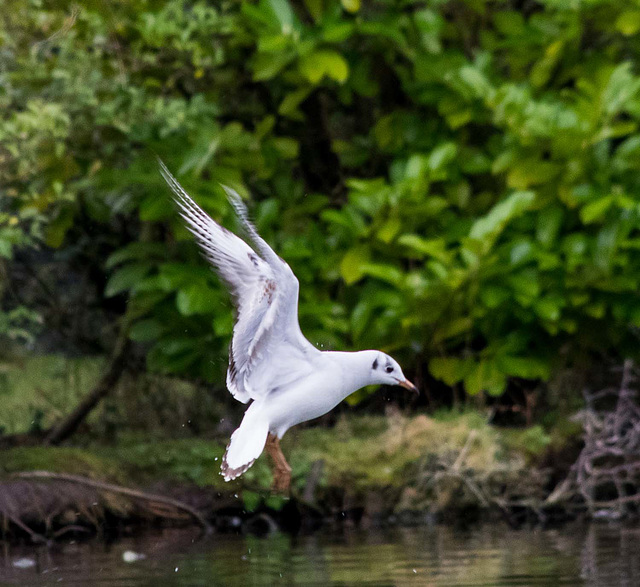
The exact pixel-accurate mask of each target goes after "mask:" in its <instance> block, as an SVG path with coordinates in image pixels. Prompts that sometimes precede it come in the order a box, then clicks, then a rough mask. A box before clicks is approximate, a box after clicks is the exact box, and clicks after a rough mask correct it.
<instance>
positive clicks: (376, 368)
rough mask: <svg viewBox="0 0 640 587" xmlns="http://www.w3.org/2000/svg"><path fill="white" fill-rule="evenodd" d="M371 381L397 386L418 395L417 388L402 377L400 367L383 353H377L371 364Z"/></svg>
mask: <svg viewBox="0 0 640 587" xmlns="http://www.w3.org/2000/svg"><path fill="white" fill-rule="evenodd" d="M371 380H372V383H379V384H381V385H399V386H400V387H404V388H405V389H409V390H410V391H413V392H415V393H418V388H417V387H416V386H415V385H414V384H413V383H411V381H409V380H408V379H407V378H406V377H405V376H404V373H403V372H402V369H401V368H400V365H398V363H397V362H396V361H395V360H394V359H392V358H391V357H390V356H389V355H387V354H385V353H383V352H378V353H377V354H376V356H375V358H374V359H373V362H372V363H371Z"/></svg>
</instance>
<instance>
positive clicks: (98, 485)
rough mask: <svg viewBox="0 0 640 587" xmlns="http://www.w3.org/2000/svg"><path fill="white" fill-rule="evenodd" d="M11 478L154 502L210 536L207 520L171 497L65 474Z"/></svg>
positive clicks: (37, 473) (28, 473)
mask: <svg viewBox="0 0 640 587" xmlns="http://www.w3.org/2000/svg"><path fill="white" fill-rule="evenodd" d="M13 476H14V477H19V478H21V479H52V480H54V481H68V482H70V483H78V484H80V485H86V486H87V487H94V488H95V489H102V490H103V491H110V492H112V493H118V494H120V495H127V496H129V497H134V498H136V499H143V500H145V501H148V502H152V503H153V502H155V503H158V504H164V505H170V506H173V507H174V508H176V509H178V510H182V511H184V512H187V513H188V514H189V515H191V517H192V518H193V519H194V520H196V522H198V524H200V526H202V529H203V530H204V531H205V532H206V533H207V534H210V533H211V532H212V527H211V525H210V524H209V522H207V520H205V519H204V517H203V516H202V514H201V513H200V512H198V511H197V510H196V509H194V508H192V507H191V506H190V505H187V504H186V503H184V502H182V501H179V500H177V499H173V498H171V497H165V496H164V495H156V494H153V493H147V492H145V491H140V490H138V489H130V488H129V487H122V486H121V485H114V484H113V483H105V482H103V481H95V480H93V479H87V478H86V477H81V476H80V475H69V474H66V473H52V472H50V471H26V472H22V473H14V474H13Z"/></svg>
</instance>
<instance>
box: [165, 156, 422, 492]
mask: <svg viewBox="0 0 640 587" xmlns="http://www.w3.org/2000/svg"><path fill="white" fill-rule="evenodd" d="M160 168H161V172H162V175H163V177H164V179H165V180H166V181H167V183H168V184H169V186H170V187H171V189H172V190H173V193H174V196H175V198H174V199H175V201H176V203H177V204H178V206H179V209H180V215H181V216H182V218H183V219H184V220H185V222H186V224H187V227H188V228H189V230H190V231H191V232H192V233H193V235H194V236H195V237H196V240H197V241H198V244H199V245H200V247H201V248H202V250H203V253H204V255H205V257H206V258H207V260H208V261H209V262H210V263H211V264H212V265H213V266H214V268H215V269H216V271H217V272H218V274H219V275H220V277H221V278H222V279H223V280H224V281H225V282H226V283H227V285H228V286H229V289H230V291H231V293H232V294H233V298H234V303H235V306H236V310H237V315H236V323H235V326H234V330H233V337H232V341H231V346H230V350H229V369H228V371H227V387H228V388H229V391H230V392H231V394H232V395H233V397H235V398H236V399H237V400H238V401H241V402H242V403H248V402H249V401H250V400H253V403H252V404H251V405H250V406H249V408H248V409H247V411H246V412H245V416H244V418H243V420H242V423H241V425H240V427H239V428H238V429H237V430H236V431H235V432H234V433H233V435H232V436H231V441H230V443H229V446H228V447H227V451H226V454H225V456H224V459H223V463H222V474H223V475H224V478H225V479H226V480H227V481H228V480H230V479H235V478H236V477H238V476H239V475H241V474H242V473H244V472H245V471H246V470H247V469H248V468H249V467H250V466H251V465H252V464H253V462H254V461H255V459H257V458H258V457H259V456H260V454H261V453H262V451H263V450H264V447H265V444H266V445H267V447H268V449H269V452H270V454H271V457H272V458H273V460H274V463H275V469H276V486H278V488H280V489H286V488H287V487H288V485H289V481H290V471H291V469H290V468H289V467H288V465H287V463H286V460H285V459H284V455H282V452H281V451H280V448H279V444H278V442H279V439H280V438H282V435H283V434H284V433H285V432H286V431H287V430H288V429H289V428H290V427H291V426H294V425H296V424H299V423H300V422H304V421H307V420H310V419H312V418H316V417H318V416H321V415H323V414H325V413H327V412H328V411H329V410H331V409H332V408H333V407H334V406H336V405H337V404H338V403H339V402H340V401H342V400H343V399H344V398H345V397H346V396H348V395H349V394H351V393H353V392H354V391H356V390H357V389H359V388H361V387H364V386H365V385H370V384H374V383H387V384H391V385H402V386H404V387H406V388H408V389H412V390H414V391H415V390H416V389H415V387H414V386H413V384H412V383H410V382H408V381H407V380H406V379H405V377H404V375H403V374H402V370H401V369H400V366H399V365H398V364H397V363H396V362H395V361H394V360H393V359H392V358H391V357H389V356H388V355H385V354H384V353H382V352H380V351H360V352H356V353H341V352H326V351H325V352H322V351H319V350H318V349H317V348H316V347H314V346H313V345H312V344H311V343H310V342H309V341H308V340H307V339H306V338H305V337H304V335H303V334H302V332H301V330H300V326H299V324H298V291H299V284H298V280H297V279H296V276H295V275H294V274H293V271H291V268H290V267H289V265H287V263H286V262H285V261H283V260H282V259H281V258H280V257H279V256H278V255H277V254H276V253H275V252H274V251H273V249H271V247H270V246H269V245H268V244H267V243H266V242H265V241H264V240H263V239H262V238H261V237H260V235H259V234H258V233H257V231H256V229H255V228H254V226H253V224H251V222H250V221H249V219H248V216H247V211H246V208H245V207H244V204H243V202H242V200H241V198H240V196H239V195H238V194H237V193H236V192H235V191H234V190H232V189H231V188H228V187H225V186H223V188H224V190H225V192H226V193H227V196H228V197H229V200H230V202H231V204H232V205H233V207H234V208H235V210H236V213H237V215H238V217H239V219H240V221H241V223H242V226H243V228H244V230H245V231H246V233H247V236H248V237H249V239H250V241H251V243H252V244H253V245H254V247H255V249H253V248H251V247H250V246H249V245H248V244H247V243H246V242H244V241H243V240H242V239H240V238H239V237H238V236H236V235H235V234H233V233H231V232H230V231H228V230H227V229H225V228H223V227H222V226H220V225H219V224H218V223H216V222H215V221H214V220H213V219H212V218H210V217H209V216H208V215H207V214H206V213H205V212H204V211H203V210H202V208H200V207H199V206H198V205H197V204H196V203H195V202H194V201H193V200H192V199H191V197H190V196H189V195H188V194H187V193H186V192H185V191H184V189H183V188H182V186H181V185H180V184H179V183H178V181H177V180H176V179H175V178H174V177H173V175H171V173H170V172H169V170H168V169H167V168H166V167H165V165H164V164H163V163H162V162H160Z"/></svg>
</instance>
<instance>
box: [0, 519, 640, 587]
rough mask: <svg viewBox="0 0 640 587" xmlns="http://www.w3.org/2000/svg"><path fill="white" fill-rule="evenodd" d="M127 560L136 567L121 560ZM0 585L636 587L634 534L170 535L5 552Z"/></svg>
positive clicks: (597, 530)
mask: <svg viewBox="0 0 640 587" xmlns="http://www.w3.org/2000/svg"><path fill="white" fill-rule="evenodd" d="M125 559H126V560H129V561H132V562H125ZM0 585H34V586H43V585H74V586H75V585H77V586H79V585H82V586H86V585H90V586H91V587H101V586H106V585H114V586H121V587H140V586H143V585H144V586H151V585H153V586H165V585H166V586H183V585H189V586H192V585H194V586H195V585H207V586H210V585H247V586H249V585H399V586H400V585H443V586H444V585H447V586H449V585H469V586H471V585H473V586H479V585H550V586H557V585H607V586H609V585H625V586H629V587H632V586H636V585H640V528H638V527H632V528H630V527H620V526H607V525H604V524H592V525H570V526H565V527H564V528H562V529H559V530H531V529H526V530H517V531H516V530H509V529H508V528H506V527H504V526H501V525H491V526H484V527H481V528H475V529H471V530H464V531H463V530H456V529H454V528H451V527H447V526H435V527H420V528H395V529H391V530H386V531H381V530H375V531H373V530H371V531H366V530H362V529H358V530H353V529H347V530H344V531H340V532H329V531H324V532H320V533H317V534H314V535H312V536H304V537H292V536H289V535H286V534H274V535H271V536H269V537H267V538H257V537H253V536H229V535H215V536H212V537H210V538H207V539H203V540H200V539H199V538H198V535H197V534H196V533H194V532H192V531H185V530H171V531H164V532H162V533H159V534H152V535H145V536H142V537H139V538H131V539H125V540H121V541H119V542H117V543H115V544H111V545H105V544H103V543H101V542H99V541H94V542H90V543H83V544H67V545H63V546H58V547H55V548H54V549H45V548H37V549H35V548H27V547H8V546H5V547H4V551H3V553H2V558H1V559H0Z"/></svg>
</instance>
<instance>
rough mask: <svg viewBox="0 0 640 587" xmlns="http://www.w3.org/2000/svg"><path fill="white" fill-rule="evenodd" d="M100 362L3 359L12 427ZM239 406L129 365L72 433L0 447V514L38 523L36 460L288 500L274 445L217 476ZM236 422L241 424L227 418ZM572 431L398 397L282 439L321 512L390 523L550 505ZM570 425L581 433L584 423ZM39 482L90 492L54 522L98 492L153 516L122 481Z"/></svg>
mask: <svg viewBox="0 0 640 587" xmlns="http://www.w3.org/2000/svg"><path fill="white" fill-rule="evenodd" d="M25 361H26V364H25ZM99 365H100V360H99V359H95V360H94V359H77V360H69V359H63V358H60V357H40V358H35V359H25V360H24V361H23V363H22V364H21V365H19V366H16V365H13V366H12V367H11V368H8V369H7V368H5V369H4V371H3V377H4V379H3V385H4V392H5V393H4V395H5V398H6V400H7V406H9V409H8V410H7V411H5V412H3V415H2V417H3V418H4V420H2V421H1V422H0V425H3V426H4V427H5V429H6V430H9V431H12V432H16V431H17V432H24V431H26V430H28V429H30V428H31V429H33V428H34V426H35V424H34V422H35V421H36V420H37V418H35V415H37V414H38V413H40V412H39V411H42V412H43V413H46V414H47V418H49V417H50V414H51V410H50V406H51V405H53V404H55V405H56V406H57V408H56V412H55V413H64V412H65V411H67V410H69V409H71V407H73V405H74V404H75V402H76V401H77V399H78V397H80V396H81V395H82V392H81V389H86V388H87V387H90V385H91V382H92V381H94V380H95V379H96V378H97V377H98V374H99ZM21 373H22V374H24V376H21V375H20V374H21ZM45 390H46V392H45ZM221 415H225V417H220V416H221ZM239 418H240V413H239V412H238V413H237V414H236V413H233V412H232V413H231V414H229V408H228V407H226V406H225V405H223V404H221V403H220V402H216V396H215V394H212V393H211V392H210V391H209V390H206V389H204V388H202V387H200V386H197V385H194V384H189V383H185V382H183V381H179V380H175V379H172V378H163V377H158V376H148V375H144V374H142V375H136V376H128V377H127V378H125V380H124V381H123V382H121V384H120V385H119V387H118V389H116V390H114V395H113V397H112V398H110V399H109V400H108V401H107V402H105V403H104V404H103V405H101V406H100V408H99V409H98V410H96V412H95V413H93V414H92V416H91V420H90V422H89V423H88V426H87V427H86V429H85V431H84V432H82V433H80V434H78V435H76V436H74V438H73V439H72V442H71V443H69V444H68V445H65V446H57V447H47V446H29V447H27V446H23V447H16V448H11V449H7V450H4V451H1V452H0V483H2V484H3V492H2V493H3V495H4V497H5V502H4V503H0V512H7V511H11V512H12V515H14V517H15V516H18V518H19V519H22V516H23V514H24V513H25V511H27V510H28V511H27V513H28V514H29V515H28V516H27V518H29V516H31V517H30V518H29V521H30V523H34V522H35V524H36V526H38V525H39V522H38V515H39V514H38V507H35V508H34V507H32V505H33V504H30V502H29V500H28V499H25V498H24V495H23V494H24V483H25V482H26V480H24V479H22V480H21V481H20V485H18V486H16V485H15V483H16V474H18V473H24V472H29V471H48V472H50V473H54V474H57V475H67V474H71V475H76V476H81V477H83V478H86V479H90V480H94V481H98V482H102V483H112V484H117V485H119V486H122V487H128V488H139V489H141V490H144V491H147V492H154V493H162V494H164V495H173V496H177V497H179V498H180V499H181V500H184V501H185V502H187V503H191V504H193V505H194V507H198V508H200V510H201V511H202V513H203V514H204V515H205V516H209V517H215V516H216V515H217V514H216V512H218V511H219V510H221V509H225V508H226V509H227V510H228V509H229V508H230V507H231V508H234V509H235V511H236V512H237V513H238V514H239V515H247V514H248V513H250V512H255V511H259V510H264V509H265V508H267V509H269V510H270V511H272V510H277V509H279V508H280V507H282V506H283V504H284V503H285V502H284V501H283V499H282V498H277V497H274V496H273V495H271V492H270V490H269V488H270V484H271V471H270V467H269V463H268V459H267V457H266V455H263V456H262V457H261V458H260V459H258V461H257V462H256V463H255V465H254V466H253V467H252V468H251V469H250V470H249V471H247V473H246V474H245V475H243V476H242V477H241V478H240V479H238V480H236V481H233V482H231V483H225V482H224V481H223V479H222V477H221V476H220V474H219V470H220V462H221V458H222V455H223V453H224V448H225V444H226V442H227V441H228V437H229V430H230V429H232V427H233V423H235V422H236V420H237V421H239ZM226 420H228V422H226ZM221 422H222V423H221ZM37 423H39V424H47V425H48V424H50V423H51V422H49V421H48V420H47V421H45V420H43V419H41V420H40V421H38V422H37ZM227 424H228V428H229V429H226V428H223V426H227ZM566 429H567V427H566V423H561V425H558V426H557V429H556V430H551V431H545V430H544V429H543V428H542V427H540V426H533V427H530V428H526V429H524V428H521V429H516V428H513V429H506V428H499V427H495V426H492V425H491V424H489V423H488V418H487V415H486V414H484V413H481V412H478V411H440V412H436V413H435V414H431V415H427V414H418V415H406V414H403V413H401V412H400V411H398V410H397V409H396V410H394V409H393V408H391V407H390V408H389V409H388V410H387V413H386V414H385V415H384V416H381V415H363V414H355V413H349V414H343V415H341V416H340V417H339V418H338V421H337V423H336V424H335V425H334V426H332V427H331V428H326V427H308V428H294V429H293V430H291V431H290V432H288V433H287V435H286V436H285V438H284V439H283V450H284V452H285V454H286V455H287V456H288V458H289V461H290V463H291V465H292V467H293V485H292V495H293V496H294V498H295V499H297V500H298V501H299V500H301V499H302V497H303V496H304V500H305V501H308V502H312V504H313V507H314V508H316V509H317V510H318V511H320V512H322V513H323V515H327V516H332V515H336V514H337V513H341V515H347V514H348V515H354V516H357V517H358V518H360V517H366V518H369V519H371V520H378V521H380V520H383V519H388V518H389V517H392V516H398V515H402V514H403V512H425V513H429V514H435V515H438V516H444V517H446V516H447V515H449V514H450V513H451V512H461V511H466V510H469V508H471V509H476V510H483V509H484V510H490V509H492V508H493V509H495V508H496V507H497V508H503V507H504V504H513V503H517V504H523V503H529V504H531V503H541V502H542V500H543V499H544V498H545V496H546V495H547V494H548V492H549V491H550V490H551V489H552V479H553V476H554V475H556V476H558V475H560V474H561V473H562V472H559V471H557V470H556V471H554V470H553V468H548V467H542V466H541V465H542V464H543V463H544V459H545V455H547V456H548V455H549V454H553V453H554V452H555V453H557V452H561V451H562V449H563V446H565V444H566V443H567V442H571V441H572V438H573V436H572V434H567V433H566ZM561 430H565V432H563V433H562V434H560V431H561ZM572 430H573V432H574V434H577V433H579V429H576V427H575V426H574V427H573V428H572ZM547 460H548V459H547ZM29 483H31V484H32V485H33V487H32V489H33V490H34V491H35V492H36V493H38V492H40V494H42V495H46V494H47V493H49V494H50V493H54V494H55V495H57V496H65V495H66V496H67V497H68V496H69V495H71V494H73V495H76V497H80V498H81V499H80V500H79V502H74V499H69V500H66V501H64V503H57V504H49V506H47V507H48V508H49V510H50V511H48V513H47V514H46V516H44V517H46V518H47V519H48V522H47V524H50V525H51V527H55V526H57V525H59V524H60V520H59V518H60V516H62V517H63V518H64V519H65V520H69V519H72V520H75V521H77V520H78V519H83V520H84V521H86V519H88V518H91V516H90V515H88V514H87V511H88V510H87V509H86V508H87V507H88V506H87V504H90V505H91V504H95V503H98V504H99V507H98V510H97V513H96V512H94V514H96V515H97V516H98V518H101V519H104V518H105V517H108V516H112V517H115V518H123V519H125V518H131V517H132V516H133V517H136V516H137V517H138V518H140V517H141V518H143V519H148V518H149V515H147V514H148V513H149V512H148V511H147V509H144V508H142V509H141V508H139V507H138V506H137V505H136V500H132V499H130V498H128V497H123V496H119V497H118V498H117V499H115V500H114V494H113V492H111V493H110V492H109V491H106V492H105V491H102V490H100V489H99V488H97V489H96V488H95V487H94V488H92V489H91V491H89V492H88V493H87V492H84V493H80V494H77V493H76V494H74V491H75V490H73V491H72V490H71V485H69V483H68V482H60V483H58V487H56V488H55V491H53V492H51V491H49V490H48V489H47V488H49V489H50V486H51V484H52V483H54V484H55V483H56V481H55V480H33V479H31V480H29ZM12 492H19V493H20V499H21V500H22V501H21V503H22V506H21V507H22V510H20V508H18V509H17V510H15V508H14V509H13V510H12V509H11V504H10V503H8V502H7V499H8V500H9V502H10V501H11V499H12ZM14 497H15V496H14ZM41 506H42V504H41V503H40V504H39V507H40V509H42V507H43V506H42V507H41ZM92 507H93V506H92ZM83 508H84V509H83ZM45 509H46V508H45ZM345 512H346V513H347V514H345ZM151 517H153V516H151ZM94 518H95V515H94ZM56 520H58V521H56ZM40 521H41V520H40ZM40 525H42V524H40ZM45 526H46V524H45ZM45 530H46V528H45Z"/></svg>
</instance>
